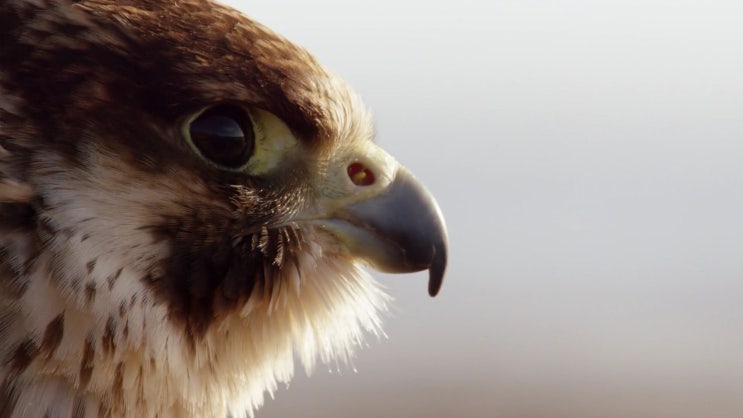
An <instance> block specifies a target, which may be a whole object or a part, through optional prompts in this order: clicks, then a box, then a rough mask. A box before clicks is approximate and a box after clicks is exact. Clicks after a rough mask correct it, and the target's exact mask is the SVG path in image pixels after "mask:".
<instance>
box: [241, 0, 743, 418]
mask: <svg viewBox="0 0 743 418" xmlns="http://www.w3.org/2000/svg"><path fill="white" fill-rule="evenodd" d="M228 3H231V4H233V5H234V6H236V7H238V8H240V9H241V10H243V11H245V12H246V13H247V14H248V15H250V16H252V17H253V18H255V19H257V20H258V21H260V22H262V23H264V24H266V25H267V26H269V27H271V28H272V29H274V30H275V31H277V32H279V33H281V34H283V35H284V36H286V37H288V38H290V39H291V40H293V41H294V42H296V43H299V44H301V45H303V46H305V47H306V48H308V49H309V50H310V51H311V52H313V53H314V54H315V55H316V56H317V57H318V58H320V60H321V61H322V62H323V63H324V64H325V65H326V66H328V67H329V68H331V69H332V70H333V71H335V72H336V73H338V74H340V75H341V76H342V77H344V78H345V79H347V80H348V81H349V82H350V83H351V85H353V86H354V88H355V89H356V90H357V91H358V92H359V93H360V94H361V95H362V96H363V97H364V99H365V100H366V102H367V103H368V104H369V105H370V106H371V107H372V108H373V109H374V112H375V115H376V120H377V126H378V132H379V134H378V139H377V140H378V142H379V143H380V144H381V145H382V146H383V147H384V148H386V149H387V150H388V151H389V152H390V153H391V154H392V155H394V156H395V157H396V158H397V159H398V160H399V161H400V162H402V163H403V164H405V165H406V166H408V167H409V168H410V169H411V170H412V171H413V172H414V173H416V175H417V176H418V177H419V178H420V179H421V180H422V181H423V182H424V183H425V184H426V185H427V186H428V187H429V188H430V190H431V191H432V192H433V194H434V195H435V196H436V197H437V199H438V201H439V204H440V205H441V208H442V210H443V212H444V214H445V216H446V219H447V222H448V227H449V233H450V241H451V253H450V260H451V261H450V267H449V270H448V276H447V279H446V281H445V283H444V287H443V289H442V292H441V294H440V295H439V296H438V297H437V298H435V299H430V298H429V297H428V295H427V293H426V281H427V276H426V274H423V273H420V274H416V275H408V276H386V275H379V276H378V277H379V279H380V281H381V282H382V283H383V284H384V286H386V287H387V288H388V289H389V293H390V294H392V295H393V296H394V297H395V299H396V300H395V302H394V304H393V306H392V312H391V314H390V315H389V316H388V318H387V320H386V327H385V330H386V332H387V335H388V337H387V338H381V339H376V338H374V337H370V338H369V339H368V347H365V348H363V349H361V350H359V351H358V353H357V356H356V359H355V361H354V363H353V364H352V365H349V366H340V367H338V366H336V365H330V366H319V367H318V369H317V370H316V371H315V372H314V374H313V375H312V376H311V377H309V378H308V377H306V376H305V374H304V372H303V371H302V369H301V367H298V368H297V372H296V375H297V376H296V377H295V379H294V381H293V382H292V383H291V388H290V389H289V390H285V389H283V388H282V389H280V390H279V391H278V392H277V393H275V398H276V399H275V400H273V401H272V400H268V401H267V404H266V406H265V407H264V408H263V409H261V410H260V411H259V412H258V414H257V416H258V418H279V417H302V418H313V417H354V418H367V417H368V418H371V417H398V418H402V417H405V418H411V417H412V418H415V417H488V418H490V417H494V418H495V417H497V418H517V417H518V418H542V417H545V418H559V417H565V418H580V417H591V418H602V417H643V418H644V417H663V418H670V417H689V418H691V417H706V418H711V417H743V303H742V302H743V23H742V22H743V3H742V2H740V1H738V0H729V1H724V0H707V1H704V2H702V1H684V0H673V1H670V0H668V1H667V0H624V1H603V0H600V1H595V0H590V1H589V0H553V1H547V0H495V1H484V0H481V1H474V0H458V1H454V2H453V1H447V2H443V1H438V0H433V1H421V0H417V1H412V0H374V1H365V2H352V1H342V0H313V1H300V0H295V1H282V2H276V1H270V0H252V1H243V2H241V1H238V0H231V1H228Z"/></svg>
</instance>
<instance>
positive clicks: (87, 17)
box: [0, 0, 447, 417]
mask: <svg viewBox="0 0 743 418" xmlns="http://www.w3.org/2000/svg"><path fill="white" fill-rule="evenodd" d="M0 44H1V45H2V47H0V416H3V417H5V416H9V417H41V416H50V417H70V416H76V417H77V416H103V417H112V416H116V417H118V416H122V417H147V416H150V417H154V416H159V417H171V416H172V417H188V416H194V417H206V416H214V417H218V416H227V415H228V414H230V415H232V416H242V415H245V414H252V411H253V410H254V409H255V408H257V407H258V406H260V405H261V403H262V402H263V395H264V393H265V392H266V391H269V392H270V391H273V390H274V389H275V388H276V386H277V383H278V382H284V381H288V380H289V379H290V378H291V376H292V373H293V364H294V361H293V356H294V354H296V355H297V356H298V357H299V358H300V360H301V361H302V363H303V364H304V366H305V367H306V368H307V369H308V370H309V369H311V367H312V364H314V362H315V361H316V360H317V359H319V360H321V361H324V362H327V361H331V360H340V361H343V360H344V359H346V358H347V357H348V356H349V355H350V354H351V351H352V349H353V348H354V347H355V346H356V345H357V344H358V343H359V342H360V340H361V338H362V337H363V334H364V333H365V332H372V333H374V332H377V331H378V330H379V312H380V311H382V310H384V308H385V303H386V302H387V300H388V298H387V296H386V295H385V294H384V292H383V291H382V290H381V289H380V288H379V286H378V285H377V284H376V282H375V281H374V280H373V279H372V278H371V277H370V276H369V275H368V274H367V273H365V271H364V266H365V265H368V266H371V267H372V268H375V269H378V270H381V271H387V272H401V273H403V272H413V271H419V270H425V269H428V270H429V272H430V279H429V285H428V291H429V293H430V294H431V295H435V294H436V293H437V292H438V290H439V287H440V286H441V282H442V279H443V276H444V270H445V267H446V256H447V234H446V229H445V226H444V221H443V219H442V216H441V213H440V211H439V209H438V206H437V205H436V203H435V201H434V199H433V198H432V197H431V195H430V194H429V193H428V192H427V191H426V190H425V189H424V188H423V186H421V184H420V183H419V182H418V181H417V180H416V179H415V178H414V177H413V176H412V174H410V172H408V171H407V170H406V169H405V168H403V167H402V166H401V165H400V164H398V163H397V162H396V161H395V160H394V159H393V158H392V157H391V156H389V155H388V154H387V153H385V152H384V151H383V150H382V149H381V148H379V147H378V146H377V145H375V144H374V142H373V137H374V129H373V124H372V120H371V117H370V115H369V112H368V111H367V109H366V108H365V107H364V105H363V104H362V103H361V101H360V100H359V98H358V97H357V96H356V95H355V94H354V93H353V92H352V91H351V90H350V89H349V88H348V86H347V85H346V84H345V83H344V82H343V81H341V80H340V79H339V78H338V77H336V76H335V75H333V74H332V73H330V72H328V71H327V70H326V69H325V68H323V67H322V66H321V65H320V64H319V63H318V62H317V61H316V60H315V59H314V58H313V57H312V56H311V55H309V54H308V53H307V52H306V51H305V50H303V49H301V48H299V47H297V46H295V45H293V44H291V43H290V42H288V41H287V40H285V39H284V38H282V37H280V36H277V35H276V34H274V33H272V32H271V31H270V30H268V29H267V28H265V27H263V26H261V25H260V24H258V23H256V22H254V21H252V20H250V19H248V18H246V17H245V16H243V15H241V14H239V13H238V12H237V11H235V10H233V9H230V8H227V7H224V6H221V5H219V4H216V3H212V2H210V1H207V0H177V1H174V0H123V1H114V0H4V1H3V2H2V4H0Z"/></svg>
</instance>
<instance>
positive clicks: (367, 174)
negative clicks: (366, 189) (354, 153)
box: [347, 162, 375, 186]
mask: <svg viewBox="0 0 743 418" xmlns="http://www.w3.org/2000/svg"><path fill="white" fill-rule="evenodd" d="M347 171H348V177H349V178H350V179H351V181H352V182H353V184H355V185H357V186H369V185H371V184H374V180H375V178H374V172H373V171H371V170H369V169H368V168H366V166H365V165H363V164H361V163H359V162H354V163H351V164H349V165H348V170H347Z"/></svg>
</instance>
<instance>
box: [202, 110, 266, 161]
mask: <svg viewBox="0 0 743 418" xmlns="http://www.w3.org/2000/svg"><path fill="white" fill-rule="evenodd" d="M188 129H189V138H190V142H191V144H192V145H193V146H194V148H195V149H196V151H197V152H198V153H199V154H200V155H201V156H202V157H204V158H206V159H207V160H209V161H211V162H212V163H214V164H215V165H217V166H218V167H220V168H225V169H231V170H237V169H240V168H242V167H243V166H244V165H245V164H246V163H247V162H248V160H249V159H250V156H251V154H252V152H253V143H254V141H255V133H254V131H253V122H252V121H251V120H250V116H248V114H247V113H246V112H245V111H243V110H242V109H240V108H238V107H235V106H227V105H223V106H216V107H213V108H211V109H208V110H206V111H205V112H204V113H202V114H200V115H199V116H198V117H197V118H196V119H194V120H193V121H192V122H191V124H190V125H189V127H188Z"/></svg>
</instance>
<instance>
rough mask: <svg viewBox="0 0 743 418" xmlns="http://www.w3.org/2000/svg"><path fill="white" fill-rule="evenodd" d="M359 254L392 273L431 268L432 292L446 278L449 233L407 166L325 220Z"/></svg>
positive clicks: (433, 294)
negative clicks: (371, 193) (385, 183)
mask: <svg viewBox="0 0 743 418" xmlns="http://www.w3.org/2000/svg"><path fill="white" fill-rule="evenodd" d="M322 224H323V226H324V227H325V228H327V229H328V230H329V231H330V232H331V233H333V234H334V235H336V236H337V237H339V238H340V239H341V241H342V242H343V243H344V244H345V245H346V247H347V248H348V249H349V250H350V251H351V252H352V253H353V254H354V255H356V256H357V257H360V258H362V259H364V260H365V261H366V262H368V263H369V264H370V265H371V266H372V267H374V268H376V269H378V270H380V271H383V272H388V273H410V272H415V271H421V270H426V269H428V271H429V280H428V293H429V294H430V295H431V296H436V294H437V293H438V292H439V289H440V288H441V283H442V282H443V280H444V273H445V271H446V262H447V248H448V237H447V232H446V225H445V223H444V218H443V216H442V215H441V210H440V209H439V207H438V205H437V204H436V200H434V198H433V196H431V194H430V193H429V192H428V190H426V188H425V187H423V185H422V184H421V183H420V182H418V180H416V179H415V178H414V177H413V175H412V174H411V173H410V172H409V171H407V170H406V169H404V168H402V167H400V168H399V170H398V171H397V175H396V176H395V179H394V180H393V181H392V183H390V184H389V185H388V186H387V187H386V188H385V189H384V190H382V191H381V192H380V193H379V194H377V195H375V196H372V197H370V198H368V199H366V200H362V201H360V202H356V203H353V204H351V205H348V206H346V207H344V208H341V209H339V210H338V211H336V212H335V213H334V214H332V216H331V217H329V218H328V219H325V220H324V221H323V222H322Z"/></svg>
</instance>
